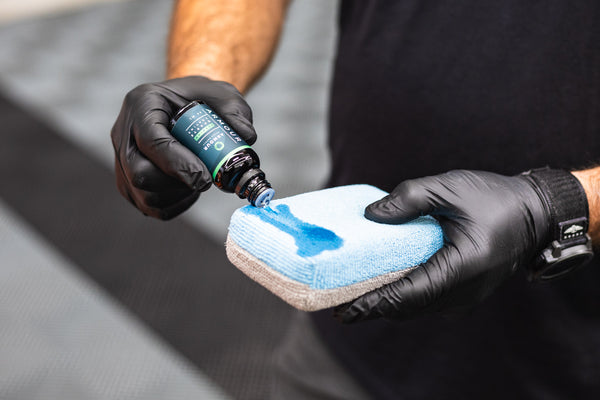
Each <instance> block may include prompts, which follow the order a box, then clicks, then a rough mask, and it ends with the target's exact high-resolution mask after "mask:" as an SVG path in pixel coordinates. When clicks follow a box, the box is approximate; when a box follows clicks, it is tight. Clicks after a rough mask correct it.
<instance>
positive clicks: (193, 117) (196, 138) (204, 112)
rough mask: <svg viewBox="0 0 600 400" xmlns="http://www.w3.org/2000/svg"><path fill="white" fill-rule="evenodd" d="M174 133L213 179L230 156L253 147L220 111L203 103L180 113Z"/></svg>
mask: <svg viewBox="0 0 600 400" xmlns="http://www.w3.org/2000/svg"><path fill="white" fill-rule="evenodd" d="M171 134H172V135H173V136H174V137H175V138H176V139H177V140H179V141H180V142H181V143H182V144H183V145H184V146H185V147H187V148H188V149H190V150H191V151H192V152H193V153H194V154H196V155H197V156H198V157H199V158H200V160H202V162H203V163H204V164H205V165H206V166H207V167H208V169H209V171H211V173H212V177H213V179H215V177H216V176H217V172H218V171H219V169H220V168H221V166H222V165H223V164H224V163H225V162H226V161H227V160H228V159H229V157H231V156H232V155H233V154H235V153H236V152H237V151H239V150H241V149H245V148H248V147H250V146H248V144H247V143H246V142H245V141H244V139H242V138H241V137H239V136H238V134H237V133H235V131H234V130H233V129H231V127H230V126H229V125H227V123H225V121H223V119H221V117H219V115H217V113H215V112H214V111H213V110H212V109H211V108H210V107H208V106H207V105H206V104H202V103H198V104H197V105H196V106H194V107H192V108H190V109H189V110H187V111H186V112H185V113H184V114H183V115H181V116H180V117H179V119H178V120H177V122H176V123H175V125H174V126H173V128H172V129H171Z"/></svg>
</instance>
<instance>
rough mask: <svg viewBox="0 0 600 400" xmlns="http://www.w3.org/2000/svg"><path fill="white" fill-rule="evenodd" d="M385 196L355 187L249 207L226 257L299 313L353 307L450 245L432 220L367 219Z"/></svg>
mask: <svg viewBox="0 0 600 400" xmlns="http://www.w3.org/2000/svg"><path fill="white" fill-rule="evenodd" d="M386 194H387V193H386V192H384V191H382V190H380V189H378V188H375V187H373V186H369V185H351V186H340V187H336V188H331V189H325V190H319V191H316V192H310V193H304V194H301V195H298V196H293V197H288V198H285V199H279V200H274V201H272V202H271V204H270V205H269V206H268V207H265V208H256V207H252V206H246V207H242V208H240V209H238V210H236V211H235V212H234V213H233V215H232V217H231V222H230V225H229V234H228V237H227V243H226V246H227V256H228V258H229V260H230V261H231V262H232V263H233V264H234V265H235V266H236V267H238V268H239V269H240V270H241V271H243V272H244V273H245V274H246V275H248V276H249V277H250V278H252V279H254V280H255V281H256V282H258V283H259V284H261V285H262V286H264V287H266V288H267V289H269V290H270V291H271V292H273V293H274V294H275V295H277V296H279V297H280V298H282V299H283V300H285V301H286V302H288V303H289V304H291V305H292V306H294V307H296V308H298V309H301V310H305V311H316V310H320V309H323V308H328V307H333V306H336V305H339V304H343V303H346V302H348V301H350V300H353V299H355V298H357V297H359V296H361V295H362V294H364V293H366V292H369V291H371V290H374V289H376V288H378V287H381V286H383V285H385V284H387V283H390V282H392V281H395V280H397V279H399V278H401V277H402V276H404V275H406V274H407V273H408V272H409V271H410V270H411V269H413V268H415V267H416V266H418V265H419V264H422V263H423V262H425V261H427V259H428V258H429V257H431V256H432V255H433V254H434V253H435V252H436V251H437V250H439V249H440V247H441V246H442V245H443V235H442V230H441V228H440V226H439V224H438V223H437V221H436V220H435V219H434V218H432V217H421V218H418V219H416V220H414V221H411V222H409V223H406V224H402V225H386V224H379V223H376V222H373V221H369V220H368V219H366V218H365V217H364V210H365V207H366V206H367V205H369V204H370V203H372V202H374V201H376V200H379V199H380V198H382V197H383V196H385V195H386Z"/></svg>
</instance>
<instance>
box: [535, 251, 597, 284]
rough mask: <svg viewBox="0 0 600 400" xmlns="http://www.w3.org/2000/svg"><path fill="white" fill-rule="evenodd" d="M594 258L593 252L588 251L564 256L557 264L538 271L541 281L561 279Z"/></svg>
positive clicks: (547, 265) (548, 265)
mask: <svg viewBox="0 0 600 400" xmlns="http://www.w3.org/2000/svg"><path fill="white" fill-rule="evenodd" d="M577 247H579V246H577ZM574 249H575V248H574ZM593 256H594V254H593V253H592V252H591V251H588V250H587V249H586V250H580V251H574V252H572V253H571V254H567V255H564V256H563V257H561V258H560V259H558V260H557V261H556V262H554V263H551V264H546V268H543V269H542V270H540V271H538V274H539V279H541V280H544V281H546V280H551V279H556V278H559V277H561V276H563V275H566V274H567V273H569V272H571V271H573V270H574V269H576V268H579V267H580V266H582V265H584V264H586V263H587V262H588V261H590V260H591V259H592V257H593Z"/></svg>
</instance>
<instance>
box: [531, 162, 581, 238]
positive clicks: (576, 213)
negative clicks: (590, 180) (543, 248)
mask: <svg viewBox="0 0 600 400" xmlns="http://www.w3.org/2000/svg"><path fill="white" fill-rule="evenodd" d="M525 175H528V176H529V177H530V178H531V179H532V180H533V181H534V182H535V183H536V184H537V186H538V187H539V189H540V192H541V194H542V196H543V197H544V199H545V200H546V203H547V205H548V208H549V211H550V240H557V241H558V242H559V243H561V244H563V243H569V244H570V243H578V242H585V241H587V238H586V233H587V230H588V221H589V210H588V202H587V197H586V194H585V190H584V189H583V186H581V183H580V182H579V180H578V179H577V178H576V177H575V176H573V174H571V173H570V172H569V171H566V170H562V169H551V168H548V167H546V168H540V169H535V170H531V171H528V172H526V173H525Z"/></svg>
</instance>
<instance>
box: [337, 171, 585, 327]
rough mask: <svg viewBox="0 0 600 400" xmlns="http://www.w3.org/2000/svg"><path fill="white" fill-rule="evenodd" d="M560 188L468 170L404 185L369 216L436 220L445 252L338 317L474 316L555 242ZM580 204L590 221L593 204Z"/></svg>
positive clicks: (371, 209)
mask: <svg viewBox="0 0 600 400" xmlns="http://www.w3.org/2000/svg"><path fill="white" fill-rule="evenodd" d="M546 171H557V170H546ZM557 173H559V174H562V175H560V179H559V180H565V182H566V183H567V184H569V185H579V184H578V183H575V182H570V181H569V180H571V179H572V180H576V178H575V177H573V176H572V175H571V174H568V173H566V172H565V171H558V172H557ZM554 181H556V180H555V179H554V178H551V179H549V182H546V183H544V184H542V185H540V181H539V180H536V179H533V178H532V177H531V176H530V175H518V176H512V177H509V176H503V175H498V174H494V173H490V172H480V171H464V170H462V171H450V172H448V173H445V174H442V175H437V176H431V177H426V178H421V179H415V180H409V181H405V182H403V183H401V184H400V185H399V186H397V187H396V189H394V191H393V192H392V193H391V194H390V195H388V196H386V197H384V198H383V199H381V200H379V201H377V202H375V203H373V204H371V205H369V206H368V207H367V209H366V211H365V216H366V217H367V218H368V219H370V220H373V221H376V222H381V223H386V224H399V223H404V222H408V221H410V220H412V219H414V218H416V217H418V216H421V215H426V214H429V215H432V216H434V217H435V218H436V219H437V220H438V221H439V223H440V225H441V227H442V230H443V232H444V238H445V244H444V246H443V247H442V249H440V250H439V251H438V252H437V253H436V254H434V255H433V256H432V257H431V258H430V259H429V260H428V261H427V262H426V263H425V264H423V265H421V266H420V267H418V268H415V269H414V270H413V271H411V272H410V273H409V274H408V275H407V276H406V277H404V278H402V279H400V280H398V281H396V282H393V283H391V284H389V285H387V286H384V287H382V288H380V289H377V290H375V291H373V292H370V293H367V294H365V295H364V296H362V297H360V298H358V299H356V300H355V301H353V302H351V303H348V304H345V305H343V306H340V307H338V308H337V309H336V310H335V314H336V316H337V317H338V319H340V320H341V321H343V322H354V321H358V320H363V319H373V318H378V317H383V318H390V319H404V318H410V317H414V316H418V315H421V314H424V313H428V312H432V311H443V312H445V313H449V314H453V313H462V312H464V311H466V310H469V309H470V308H472V306H474V305H476V304H477V303H478V302H480V301H481V300H482V299H484V298H485V297H486V296H488V295H489V294H490V293H492V292H493V291H494V290H495V289H496V288H497V287H498V286H499V285H501V284H502V283H503V282H504V281H505V280H506V279H507V278H508V277H510V276H511V275H512V274H513V273H514V272H515V271H516V270H517V268H520V267H524V266H528V264H529V263H531V262H532V261H533V259H534V258H535V257H536V256H537V255H538V254H539V253H540V251H541V250H542V249H543V248H544V247H546V246H547V245H548V243H549V242H550V237H551V236H552V235H553V234H554V233H553V231H552V229H553V228H551V227H553V226H554V225H553V224H554V222H555V221H553V215H555V214H556V207H558V205H556V204H551V203H552V201H551V200H549V199H551V198H549V197H548V195H547V193H546V191H548V187H549V186H548V185H550V186H552V185H553V183H552V182H554ZM577 187H578V188H580V185H579V186H577ZM563 191H564V190H563ZM581 191H583V189H582V188H581ZM569 193H570V192H569ZM583 193H585V192H583ZM584 197H585V196H584ZM578 199H581V196H579V197H578ZM570 203H572V202H570ZM580 203H581V207H585V210H584V212H585V214H586V215H587V200H585V199H584V200H581V201H580ZM559 211H560V210H559Z"/></svg>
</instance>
